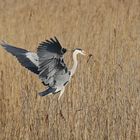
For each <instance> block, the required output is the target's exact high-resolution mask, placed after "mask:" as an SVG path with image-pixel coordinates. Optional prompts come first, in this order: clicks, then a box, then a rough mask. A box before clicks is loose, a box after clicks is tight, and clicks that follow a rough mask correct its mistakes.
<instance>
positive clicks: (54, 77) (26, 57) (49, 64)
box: [1, 38, 84, 98]
mask: <svg viewBox="0 0 140 140" xmlns="http://www.w3.org/2000/svg"><path fill="white" fill-rule="evenodd" d="M1 46H3V48H5V50H7V51H8V52H9V53H11V54H12V55H14V56H16V58H17V59H18V61H19V62H20V63H21V65H22V66H24V67H26V68H27V69H28V70H30V71H31V72H34V73H35V74H37V75H39V78H40V79H41V80H42V83H43V84H44V85H45V86H47V89H46V90H45V91H43V92H40V93H39V95H40V96H45V95H48V94H51V93H52V94H56V93H58V92H60V96H59V98H60V97H61V95H62V94H63V92H64V90H65V86H66V85H67V84H68V82H69V81H70V79H71V77H72V75H73V74H74V73H75V71H76V68H77V54H78V53H81V54H83V55H84V52H83V51H82V50H81V49H75V50H74V52H73V60H74V64H73V67H72V69H71V70H68V68H67V66H66V64H65V62H64V54H65V53H66V51H67V50H66V49H65V48H62V46H61V45H60V43H59V41H58V40H57V39H56V38H55V40H54V39H50V40H46V41H45V42H42V43H41V44H40V45H39V47H38V49H37V53H34V52H30V51H27V50H25V49H22V48H17V47H14V46H11V45H9V44H7V43H5V42H2V43H1Z"/></svg>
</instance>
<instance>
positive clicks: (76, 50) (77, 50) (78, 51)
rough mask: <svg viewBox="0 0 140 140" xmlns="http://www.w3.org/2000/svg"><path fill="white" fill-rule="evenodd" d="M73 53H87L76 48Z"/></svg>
mask: <svg viewBox="0 0 140 140" xmlns="http://www.w3.org/2000/svg"><path fill="white" fill-rule="evenodd" d="M73 53H76V54H82V55H86V52H85V51H84V50H82V49H80V48H76V49H74V50H73Z"/></svg>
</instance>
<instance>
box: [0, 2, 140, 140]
mask: <svg viewBox="0 0 140 140" xmlns="http://www.w3.org/2000/svg"><path fill="white" fill-rule="evenodd" d="M53 36H57V37H58V39H59V40H60V42H61V44H62V45H63V46H64V47H66V48H71V49H72V48H78V47H79V48H82V49H84V50H85V51H87V52H90V53H92V54H93V58H92V59H91V60H90V61H89V63H88V64H87V63H86V61H87V58H86V57H83V56H80V57H79V58H78V59H79V66H78V69H77V73H76V75H75V76H74V78H73V79H72V81H71V83H70V84H69V85H68V86H67V88H66V91H65V93H64V95H63V96H62V98H61V100H60V101H57V98H58V96H59V94H58V95H55V96H48V97H43V98H42V97H40V96H38V95H37V93H38V91H41V90H42V89H44V86H43V85H42V84H41V82H40V80H38V77H37V76H36V75H34V74H33V73H31V72H29V71H27V70H26V69H25V68H23V67H22V66H21V65H20V64H19V63H18V62H17V60H16V59H15V58H14V57H13V56H11V55H9V54H8V53H6V52H5V51H4V50H3V49H2V48H0V113H1V114H0V139H1V140H138V139H140V1H139V0H4V1H3V0H0V39H1V40H6V41H8V42H9V43H11V44H14V45H15V46H17V47H22V48H25V49H28V50H31V51H35V50H36V48H37V46H38V43H39V42H40V41H42V40H44V39H48V38H50V37H53ZM66 61H67V64H68V65H69V66H71V64H72V62H71V54H70V53H68V54H67V55H66Z"/></svg>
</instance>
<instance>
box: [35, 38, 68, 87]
mask: <svg viewBox="0 0 140 140" xmlns="http://www.w3.org/2000/svg"><path fill="white" fill-rule="evenodd" d="M65 52H66V49H65V48H62V46H61V44H60V43H59V41H58V40H57V38H56V37H55V38H54V39H52V38H51V39H50V40H46V41H45V42H42V43H40V46H39V47H38V49H37V55H38V57H39V71H40V73H39V77H40V79H41V80H42V81H43V83H45V84H46V85H48V86H50V87H55V86H59V85H60V84H61V85H62V84H64V83H65V81H67V79H69V75H68V70H67V66H66V64H65V63H64V60H63V55H64V53H65ZM66 77H67V78H66Z"/></svg>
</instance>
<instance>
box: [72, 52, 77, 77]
mask: <svg viewBox="0 0 140 140" xmlns="http://www.w3.org/2000/svg"><path fill="white" fill-rule="evenodd" d="M73 61H74V64H73V66H72V69H71V70H70V71H71V76H72V75H73V74H74V73H75V71H76V68H77V65H78V62H77V53H75V52H74V53H73Z"/></svg>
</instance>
